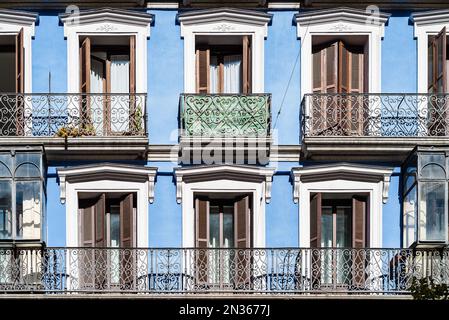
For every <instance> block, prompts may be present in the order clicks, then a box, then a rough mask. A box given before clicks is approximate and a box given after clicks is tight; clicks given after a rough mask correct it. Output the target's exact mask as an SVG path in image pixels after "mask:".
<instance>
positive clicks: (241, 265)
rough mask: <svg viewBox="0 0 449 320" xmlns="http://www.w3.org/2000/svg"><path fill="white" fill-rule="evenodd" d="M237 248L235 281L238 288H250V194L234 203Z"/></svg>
mask: <svg viewBox="0 0 449 320" xmlns="http://www.w3.org/2000/svg"><path fill="white" fill-rule="evenodd" d="M234 212H235V217H236V219H235V221H234V223H235V230H236V248H237V249H242V250H237V252H236V253H235V255H236V257H235V259H236V261H235V283H236V285H237V287H238V289H250V285H251V267H250V266H251V251H250V250H248V249H249V248H251V241H250V240H251V233H250V210H249V196H245V197H243V198H241V199H239V200H237V201H236V202H235V204H234Z"/></svg>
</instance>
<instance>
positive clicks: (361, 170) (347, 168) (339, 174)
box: [291, 163, 393, 203]
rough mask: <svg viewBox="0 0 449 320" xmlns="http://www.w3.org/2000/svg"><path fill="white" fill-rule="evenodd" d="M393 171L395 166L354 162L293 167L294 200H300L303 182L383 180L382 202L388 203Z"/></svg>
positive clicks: (295, 201) (296, 201)
mask: <svg viewBox="0 0 449 320" xmlns="http://www.w3.org/2000/svg"><path fill="white" fill-rule="evenodd" d="M392 172H393V168H385V167H377V166H365V165H363V166H362V165H356V164H352V163H337V164H333V165H317V166H310V167H301V168H293V169H292V170H291V177H292V181H293V202H294V203H298V202H299V199H300V183H301V182H315V181H325V180H335V179H342V180H349V181H364V182H381V183H382V203H387V201H388V192H389V188H390V177H391V174H392Z"/></svg>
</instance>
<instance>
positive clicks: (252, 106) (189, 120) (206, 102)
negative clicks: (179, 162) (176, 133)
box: [179, 94, 271, 162]
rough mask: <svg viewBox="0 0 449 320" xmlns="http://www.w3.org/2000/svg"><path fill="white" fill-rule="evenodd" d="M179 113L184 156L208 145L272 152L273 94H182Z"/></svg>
mask: <svg viewBox="0 0 449 320" xmlns="http://www.w3.org/2000/svg"><path fill="white" fill-rule="evenodd" d="M179 114H180V137H179V140H180V148H181V152H182V153H183V156H192V152H195V151H198V152H201V151H202V150H205V149H207V148H210V149H211V150H214V152H217V151H218V150H220V151H221V152H223V151H232V152H235V151H237V152H238V151H241V152H244V153H251V152H256V153H257V152H264V153H266V154H268V153H269V149H270V146H271V95H270V94H246V95H244V94H181V96H180V100H179ZM183 162H188V161H186V159H185V158H183Z"/></svg>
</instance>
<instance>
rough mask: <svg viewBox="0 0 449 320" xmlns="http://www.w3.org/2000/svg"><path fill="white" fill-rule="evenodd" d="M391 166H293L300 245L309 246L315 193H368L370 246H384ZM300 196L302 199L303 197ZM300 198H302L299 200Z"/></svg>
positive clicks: (294, 199)
mask: <svg viewBox="0 0 449 320" xmlns="http://www.w3.org/2000/svg"><path fill="white" fill-rule="evenodd" d="M392 172H393V169H392V168H380V167H370V166H360V165H354V164H335V165H329V166H311V167H302V168H293V169H292V172H291V176H292V181H293V183H294V188H293V201H294V202H295V203H298V202H299V246H300V247H302V248H309V247H310V195H311V194H312V193H317V192H321V193H356V194H357V193H368V194H369V196H370V201H369V204H370V208H369V212H370V222H369V226H370V232H369V234H370V239H369V245H370V247H371V248H381V247H382V207H383V204H384V203H386V202H387V200H388V192H389V187H390V176H391V173H392ZM300 197H301V198H300ZM300 199H301V200H300Z"/></svg>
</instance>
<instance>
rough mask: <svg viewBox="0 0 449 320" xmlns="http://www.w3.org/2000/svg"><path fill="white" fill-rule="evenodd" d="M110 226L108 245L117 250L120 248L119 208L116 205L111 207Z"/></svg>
mask: <svg viewBox="0 0 449 320" xmlns="http://www.w3.org/2000/svg"><path fill="white" fill-rule="evenodd" d="M110 224H111V226H110V228H111V229H110V231H109V232H110V238H111V244H110V245H111V247H113V248H118V247H120V206H118V205H113V206H111V212H110Z"/></svg>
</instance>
